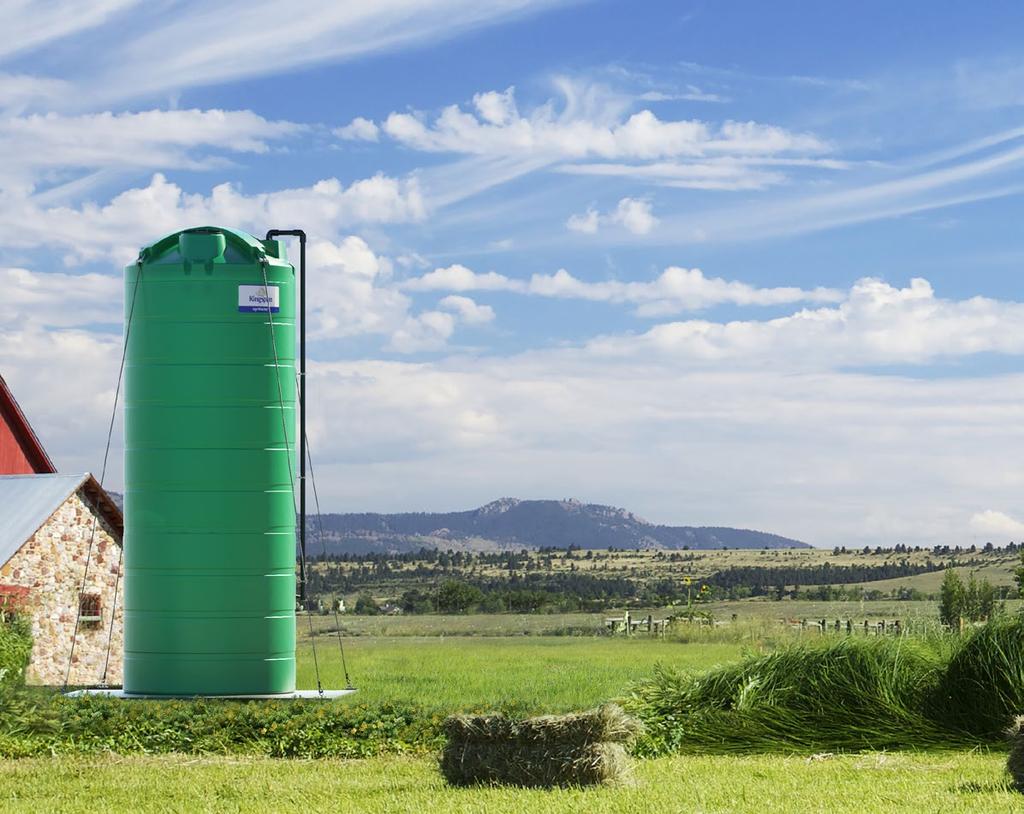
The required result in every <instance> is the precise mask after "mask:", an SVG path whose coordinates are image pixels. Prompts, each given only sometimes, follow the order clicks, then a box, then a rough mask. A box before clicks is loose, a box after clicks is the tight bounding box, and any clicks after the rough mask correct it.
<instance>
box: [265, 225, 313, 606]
mask: <svg viewBox="0 0 1024 814" xmlns="http://www.w3.org/2000/svg"><path fill="white" fill-rule="evenodd" d="M279 235H281V236H287V237H297V238H298V239H299V313H300V314H301V315H302V324H301V327H300V329H299V518H300V521H299V549H300V550H301V551H302V558H301V559H300V560H299V602H300V603H301V605H302V609H303V610H305V608H306V233H305V232H304V231H302V229H270V230H268V231H267V237H266V239H267V240H273V239H274V238H276V237H278V236H279Z"/></svg>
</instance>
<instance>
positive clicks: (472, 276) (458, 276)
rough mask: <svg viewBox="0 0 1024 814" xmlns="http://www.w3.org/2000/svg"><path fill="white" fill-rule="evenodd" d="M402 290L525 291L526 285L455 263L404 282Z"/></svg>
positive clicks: (519, 281) (492, 272)
mask: <svg viewBox="0 0 1024 814" xmlns="http://www.w3.org/2000/svg"><path fill="white" fill-rule="evenodd" d="M402 287H403V288H406V289H408V290H410V291H525V290H526V284H525V283H523V282H522V281H521V280H513V279H511V278H509V277H506V276H505V275H504V274H498V273H497V272H494V271H488V272H485V273H483V274H480V273H477V272H475V271H473V270H472V269H469V268H466V267H465V266H463V265H461V264H459V263H455V264H454V265H451V266H447V267H445V268H437V269H434V270H433V271H430V272H427V273H426V274H424V275H422V276H420V277H414V278H413V279H411V280H406V281H405V282H404V283H403V284H402Z"/></svg>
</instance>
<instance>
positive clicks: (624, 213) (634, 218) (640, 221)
mask: <svg viewBox="0 0 1024 814" xmlns="http://www.w3.org/2000/svg"><path fill="white" fill-rule="evenodd" d="M611 222H612V223H618V224H621V225H622V226H624V227H625V229H626V231H627V232H631V233H633V234H634V235H646V234H647V233H648V232H650V231H651V229H653V228H654V227H655V226H657V225H658V219H657V218H656V217H654V213H653V212H652V210H651V202H650V201H643V200H639V199H637V198H623V199H622V200H621V201H619V205H618V206H617V207H616V208H615V212H613V213H612V215H611Z"/></svg>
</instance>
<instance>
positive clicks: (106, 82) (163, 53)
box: [25, 0, 568, 105]
mask: <svg viewBox="0 0 1024 814" xmlns="http://www.w3.org/2000/svg"><path fill="white" fill-rule="evenodd" d="M566 2H568V0H494V2H488V3H479V2H473V1H472V0H349V2H344V3H338V2H334V0H304V2H302V3H301V4H300V5H299V6H297V7H296V8H293V9H292V10H291V12H292V13H289V14H281V13H280V11H281V5H280V3H277V2H272V0H245V2H243V0H226V1H225V2H219V3H216V4H211V3H207V2H205V0H171V2H169V3H158V4H157V3H154V4H148V5H141V6H140V7H139V8H138V9H137V10H136V13H134V14H133V15H132V17H131V21H130V22H131V25H130V30H131V31H132V32H133V36H130V37H126V36H124V35H123V33H122V32H121V31H117V32H115V31H110V32H107V33H108V36H107V37H106V38H105V39H103V40H101V43H102V48H97V51H98V53H97V56H96V58H95V59H94V60H93V61H92V62H91V64H89V65H87V66H84V71H83V73H84V77H83V78H85V79H87V80H88V81H87V84H86V85H85V87H83V88H82V92H83V94H84V95H85V96H86V99H85V100H83V99H69V100H68V103H69V104H71V105H75V104H81V103H82V102H83V101H88V102H89V103H91V104H99V103H110V102H111V101H114V100H118V99H125V98H135V97H147V96H153V95H154V94H162V93H167V92H174V91H180V90H183V89H186V88H190V87H195V86H202V85H212V84H216V83H220V82H227V81H232V80H238V79H244V78H246V77H253V76H264V75H267V74H273V73H281V72H283V71H287V70H292V69H295V68H299V67H302V66H307V65H314V64H318V63H324V62H338V61H344V60H349V59H353V58H356V57H361V56H367V55H370V54H378V53H382V52H387V51H393V50H396V49H399V48H408V47H414V46H417V45H423V44H427V43H432V42H438V41H441V40H446V39H450V38H452V37H455V36H457V35H459V34H462V33H464V32H466V31H470V30H473V29H476V28H479V27H482V26H487V25H492V24H495V23H498V22H503V21H507V20H509V19H513V18H517V17H521V16H523V15H527V14H531V13H536V12H540V11H543V10H545V9H548V8H552V7H555V6H559V5H565V4H566ZM25 5H30V4H27V3H26V4H25ZM50 5H53V6H54V7H56V6H58V5H60V4H58V3H52V4H50ZM88 5H97V4H95V3H91V4H88ZM65 16H66V17H68V18H69V19H74V17H75V15H74V14H73V13H67V14H66V15H65ZM271 21H272V22H271ZM228 32H229V35H228ZM168 43H173V44H174V47H173V48H168V47H167V44H168ZM156 53H159V54H160V58H159V59H154V58H153V55H154V54H156Z"/></svg>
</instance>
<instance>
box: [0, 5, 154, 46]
mask: <svg viewBox="0 0 1024 814" xmlns="http://www.w3.org/2000/svg"><path fill="white" fill-rule="evenodd" d="M138 4H139V0H8V1H7V2H6V3H4V8H3V14H4V38H3V42H2V43H0V57H10V56H12V55H13V54H16V53H19V52H21V51H30V50H33V49H35V48H39V47H41V46H43V45H45V44H47V43H49V42H52V41H54V40H59V39H61V38H63V37H66V36H69V35H71V34H75V33H77V32H80V31H85V30H87V29H90V28H95V27H96V26H98V25H101V24H103V23H105V22H107V21H108V20H109V19H110V18H111V17H113V16H114V15H115V14H117V13H118V12H121V11H124V10H125V9H129V8H131V7H132V6H136V5H138Z"/></svg>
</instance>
